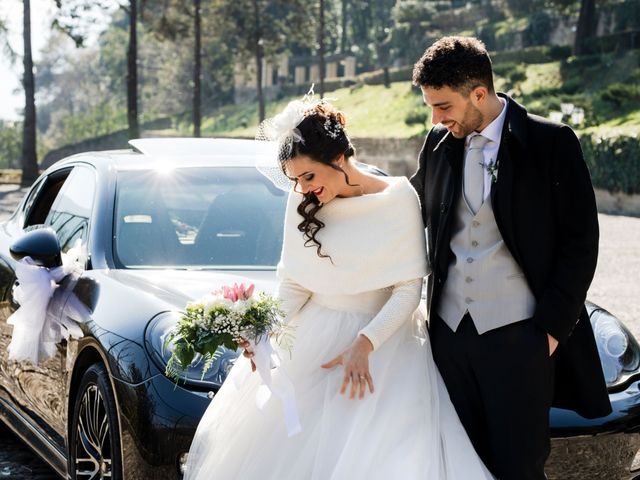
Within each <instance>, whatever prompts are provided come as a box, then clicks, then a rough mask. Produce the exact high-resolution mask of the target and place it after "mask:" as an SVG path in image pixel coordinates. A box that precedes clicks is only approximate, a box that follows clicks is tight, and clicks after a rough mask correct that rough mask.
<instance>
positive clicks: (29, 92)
mask: <svg viewBox="0 0 640 480" xmlns="http://www.w3.org/2000/svg"><path fill="white" fill-rule="evenodd" d="M23 7H24V13H23V25H24V29H23V35H22V38H23V42H24V58H23V64H24V77H23V86H24V97H25V104H24V122H23V127H22V185H24V186H27V185H31V184H32V183H33V182H34V181H35V179H36V178H38V157H37V154H36V101H35V90H36V83H35V77H34V75H33V59H32V57H31V0H23Z"/></svg>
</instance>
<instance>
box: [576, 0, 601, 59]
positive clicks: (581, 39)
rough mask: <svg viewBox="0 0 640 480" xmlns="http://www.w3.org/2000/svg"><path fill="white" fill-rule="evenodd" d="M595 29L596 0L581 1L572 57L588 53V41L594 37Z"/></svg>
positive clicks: (596, 18) (596, 26)
mask: <svg viewBox="0 0 640 480" xmlns="http://www.w3.org/2000/svg"><path fill="white" fill-rule="evenodd" d="M597 28H598V17H597V16H596V0H581V1H580V14H579V16H578V24H577V26H576V38H575V41H574V43H573V54H574V55H582V54H585V53H588V41H589V39H591V38H593V37H595V36H596V30H597Z"/></svg>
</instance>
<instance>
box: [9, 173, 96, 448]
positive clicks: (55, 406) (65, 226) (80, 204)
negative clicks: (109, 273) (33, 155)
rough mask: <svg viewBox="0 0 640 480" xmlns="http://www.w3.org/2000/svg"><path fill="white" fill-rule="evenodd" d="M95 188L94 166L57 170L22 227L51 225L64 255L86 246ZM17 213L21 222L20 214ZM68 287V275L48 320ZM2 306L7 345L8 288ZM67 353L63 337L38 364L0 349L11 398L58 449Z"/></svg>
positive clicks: (60, 306) (70, 285) (63, 423)
mask: <svg viewBox="0 0 640 480" xmlns="http://www.w3.org/2000/svg"><path fill="white" fill-rule="evenodd" d="M94 192H95V172H94V171H93V169H92V167H90V166H88V165H77V166H75V167H73V169H69V170H66V171H61V172H56V174H54V175H53V177H52V178H51V179H47V181H46V183H45V184H44V185H43V186H42V187H41V189H40V191H39V192H37V194H36V197H35V198H34V200H33V202H32V204H31V205H30V206H29V203H30V199H27V201H26V202H25V208H26V211H25V212H24V218H25V221H24V224H23V225H22V228H23V229H29V228H33V227H34V226H36V225H42V224H44V225H46V226H49V227H51V228H53V229H54V230H55V231H56V234H57V236H58V239H59V241H60V246H61V249H62V252H63V253H66V252H67V251H68V250H69V249H70V248H71V247H73V246H74V244H75V242H76V240H78V239H79V240H80V243H81V244H84V245H86V243H87V238H88V231H89V217H90V212H91V208H92V206H93V200H94ZM16 217H17V219H16V221H18V222H19V221H20V215H17V216H16ZM9 230H10V229H9ZM15 236H16V237H17V235H15ZM3 253H5V252H3ZM5 262H6V263H8V264H9V266H11V264H12V263H14V261H13V260H12V259H10V260H8V261H7V260H6V259H5ZM72 288H73V281H72V279H71V278H69V277H67V278H65V279H64V280H63V281H62V282H61V283H60V286H59V287H58V288H57V289H56V290H55V292H54V295H53V297H52V298H51V300H50V302H49V305H48V307H47V312H46V315H47V317H49V318H48V319H47V321H51V320H57V319H59V318H60V317H61V315H62V311H63V308H64V305H65V303H66V301H67V299H68V297H69V294H70V292H71V289H72ZM3 305H4V308H3V309H1V313H0V314H1V315H2V318H0V323H1V326H2V329H1V331H2V343H3V344H8V342H9V341H10V334H11V330H12V327H11V326H10V325H7V323H6V319H7V317H8V314H10V313H12V312H13V311H15V309H16V308H17V307H18V305H17V304H16V303H15V300H14V299H13V292H12V291H9V292H7V294H6V297H5V301H4V302H3ZM66 354H67V345H66V342H65V341H64V340H63V341H61V342H59V343H58V344H57V345H56V353H55V355H54V356H53V357H51V358H49V359H47V360H45V361H42V362H40V363H39V364H38V365H33V364H32V363H30V362H15V361H9V360H8V358H7V352H6V349H3V351H2V352H1V360H0V366H1V367H2V370H3V371H5V372H6V374H5V375H6V376H8V377H9V378H8V382H7V384H8V386H9V389H10V391H11V396H12V398H13V401H14V402H15V403H17V406H18V407H19V408H20V409H21V410H23V412H27V414H28V417H29V418H30V420H32V421H33V422H35V423H36V424H37V425H38V426H39V427H40V428H41V429H42V430H43V431H44V432H45V433H46V434H47V436H48V437H49V438H50V439H51V440H53V442H54V443H56V444H57V445H58V446H59V447H61V448H62V447H63V446H64V437H65V432H66V404H67V403H66V398H67V395H66V392H65V391H64V390H65V388H66V373H65V365H66Z"/></svg>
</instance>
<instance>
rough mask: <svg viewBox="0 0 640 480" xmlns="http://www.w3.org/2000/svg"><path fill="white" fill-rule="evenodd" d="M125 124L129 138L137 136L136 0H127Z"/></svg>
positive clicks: (138, 129) (138, 126)
mask: <svg viewBox="0 0 640 480" xmlns="http://www.w3.org/2000/svg"><path fill="white" fill-rule="evenodd" d="M127 125H128V126H129V140H131V139H133V138H139V137H140V125H139V123H138V0H129V45H128V46H127Z"/></svg>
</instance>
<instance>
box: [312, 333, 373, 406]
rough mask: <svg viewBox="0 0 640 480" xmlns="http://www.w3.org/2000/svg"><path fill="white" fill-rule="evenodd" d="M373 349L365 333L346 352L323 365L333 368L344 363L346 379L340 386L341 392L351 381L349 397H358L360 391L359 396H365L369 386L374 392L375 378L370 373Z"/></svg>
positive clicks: (343, 391)
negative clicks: (370, 358) (370, 356)
mask: <svg viewBox="0 0 640 480" xmlns="http://www.w3.org/2000/svg"><path fill="white" fill-rule="evenodd" d="M372 351H373V345H372V344H371V342H370V341H369V339H368V338H367V337H365V336H364V335H358V338H356V339H355V341H354V342H353V343H352V344H351V345H350V346H349V348H347V349H346V350H345V351H344V352H342V353H341V354H340V355H338V356H337V357H336V358H334V359H333V360H331V361H329V362H327V363H325V364H324V365H322V368H333V367H335V366H337V365H344V379H343V380H342V386H341V387H340V394H341V395H343V394H344V393H345V392H346V391H347V387H348V386H349V383H351V392H350V395H349V398H351V399H354V398H356V393H357V392H358V391H359V395H358V397H359V398H364V394H365V392H366V390H367V386H369V391H370V392H371V393H373V379H372V378H371V374H370V373H369V353H371V352H372Z"/></svg>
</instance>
